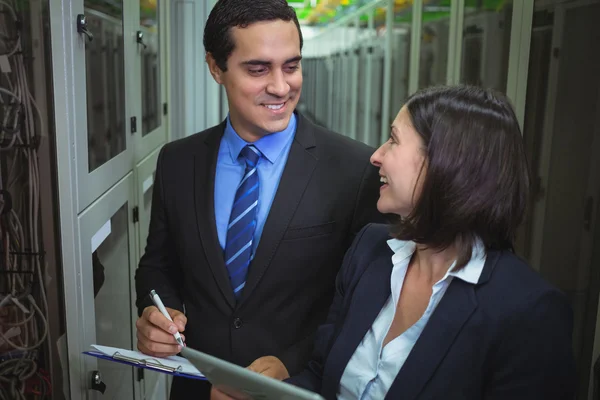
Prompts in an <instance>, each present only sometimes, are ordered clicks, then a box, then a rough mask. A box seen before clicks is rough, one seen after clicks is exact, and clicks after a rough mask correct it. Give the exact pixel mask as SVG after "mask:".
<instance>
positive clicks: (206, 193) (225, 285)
mask: <svg viewBox="0 0 600 400" xmlns="http://www.w3.org/2000/svg"><path fill="white" fill-rule="evenodd" d="M224 129H225V123H224V122H223V123H221V124H220V125H218V126H217V127H215V128H214V129H213V130H211V131H210V132H209V133H208V135H207V137H206V139H205V141H204V144H205V145H206V146H205V147H204V148H203V149H201V150H200V151H199V152H198V154H197V155H196V157H195V158H194V175H195V176H194V197H195V199H196V220H197V222H198V232H199V234H200V239H201V241H202V248H203V249H204V253H205V254H206V258H207V260H208V265H209V266H210V269H211V271H212V274H213V276H214V278H215V281H216V282H217V286H218V287H219V289H220V290H221V292H222V293H223V296H224V297H225V299H227V302H228V303H229V305H230V306H231V307H232V308H233V307H234V306H235V298H234V297H233V290H231V284H230V283H229V276H228V275H227V269H226V268H225V261H224V260H223V254H221V251H220V249H221V245H220V244H219V238H218V235H217V225H216V222H215V204H214V202H215V198H214V193H215V172H216V169H217V156H218V154H219V145H220V143H221V137H222V136H223V132H224Z"/></svg>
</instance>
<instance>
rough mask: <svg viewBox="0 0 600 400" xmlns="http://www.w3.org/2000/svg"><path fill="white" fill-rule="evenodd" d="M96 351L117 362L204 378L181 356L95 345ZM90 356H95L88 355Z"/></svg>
mask: <svg viewBox="0 0 600 400" xmlns="http://www.w3.org/2000/svg"><path fill="white" fill-rule="evenodd" d="M91 347H92V348H93V349H94V350H96V351H97V352H99V353H101V354H102V355H104V356H107V357H109V358H112V359H114V360H115V361H121V362H126V363H129V364H132V365H136V366H139V367H142V368H149V369H153V370H158V371H162V372H166V373H174V374H178V375H179V374H181V375H193V376H197V377H200V378H203V377H204V375H202V373H201V372H200V371H198V369H197V368H196V367H194V365H192V363H190V362H189V361H188V360H187V359H185V358H183V357H179V356H170V357H165V358H159V357H151V356H149V355H147V354H144V353H141V352H139V351H132V350H125V349H120V348H117V347H109V346H100V345H97V344H93V345H92V346H91ZM86 354H89V355H92V356H93V355H94V354H90V353H86Z"/></svg>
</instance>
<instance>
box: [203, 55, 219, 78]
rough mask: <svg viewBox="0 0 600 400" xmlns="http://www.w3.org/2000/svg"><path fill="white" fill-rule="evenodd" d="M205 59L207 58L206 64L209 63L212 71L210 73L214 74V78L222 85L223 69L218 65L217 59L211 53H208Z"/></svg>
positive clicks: (209, 68)
mask: <svg viewBox="0 0 600 400" xmlns="http://www.w3.org/2000/svg"><path fill="white" fill-rule="evenodd" d="M205 59H206V64H208V70H209V71H210V74H211V75H212V77H213V79H214V80H215V82H217V83H218V84H219V85H222V84H223V71H222V70H221V68H219V66H218V65H217V61H216V60H215V58H214V57H213V56H212V54H210V53H206V58H205Z"/></svg>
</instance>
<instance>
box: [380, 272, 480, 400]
mask: <svg viewBox="0 0 600 400" xmlns="http://www.w3.org/2000/svg"><path fill="white" fill-rule="evenodd" d="M476 307H477V300H476V298H475V289H474V285H472V284H470V283H467V282H464V281H462V280H460V279H458V278H454V280H453V281H452V283H451V284H450V286H449V287H448V290H447V291H446V293H445V294H444V297H443V298H442V300H441V301H440V304H438V306H437V308H436V310H435V311H434V312H433V314H432V315H431V318H430V319H429V322H428V323H427V325H426V326H425V329H424V330H423V332H422V333H421V336H420V337H419V339H418V340H417V342H416V344H415V346H414V347H413V349H412V351H411V352H410V354H409V355H408V358H407V359H406V362H405V363H404V365H403V366H402V368H401V369H400V372H399V373H398V375H397V376H396V379H395V380H394V383H393V384H392V386H391V387H390V390H389V391H388V394H387V396H386V398H387V399H396V398H402V399H403V400H413V399H416V398H417V396H418V395H419V393H420V392H421V390H422V389H423V387H424V386H425V384H426V383H427V382H428V381H429V379H430V378H431V377H432V375H433V374H434V372H435V370H436V368H437V366H438V365H439V364H440V363H441V361H442V360H443V358H444V357H445V355H446V353H447V352H448V349H449V348H450V346H451V345H452V343H453V342H454V340H455V338H456V336H457V335H458V334H459V332H460V330H461V329H462V327H463V325H464V324H465V322H466V321H467V320H468V319H469V317H470V316H471V314H472V313H473V311H475V309H476Z"/></svg>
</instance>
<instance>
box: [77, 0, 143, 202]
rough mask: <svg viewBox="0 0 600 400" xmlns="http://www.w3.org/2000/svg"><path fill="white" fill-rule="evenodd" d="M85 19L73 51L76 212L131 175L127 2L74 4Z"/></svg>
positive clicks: (94, 0) (92, 0) (107, 0)
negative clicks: (83, 29) (84, 29)
mask: <svg viewBox="0 0 600 400" xmlns="http://www.w3.org/2000/svg"><path fill="white" fill-rule="evenodd" d="M73 6H74V7H73V9H74V17H76V16H77V17H78V18H82V17H85V24H86V28H87V31H88V32H89V34H88V35H86V34H85V32H83V31H82V33H80V34H79V37H78V38H77V40H76V42H75V43H74V44H75V46H74V48H73V52H74V59H73V64H74V65H73V71H74V83H75V85H74V91H75V98H76V100H77V101H76V103H75V115H74V118H75V120H76V122H75V125H76V126H75V130H76V131H75V135H74V137H73V138H72V139H71V140H72V141H73V142H74V146H75V148H76V152H75V153H74V159H75V174H76V176H77V211H78V212H81V211H83V210H84V209H85V208H86V207H88V206H89V205H90V204H91V203H92V202H93V201H94V200H95V199H97V198H98V197H99V196H100V195H101V194H102V193H104V192H106V191H107V190H108V189H109V188H110V187H111V186H113V185H114V184H115V183H116V182H118V181H119V180H120V179H121V178H123V177H124V176H125V175H126V174H127V173H128V172H129V171H131V168H132V164H133V151H132V146H133V142H132V140H131V135H130V131H131V120H130V115H132V112H131V107H130V105H129V103H130V102H129V101H128V98H129V96H130V95H131V93H130V92H131V89H132V85H131V79H130V74H128V73H127V72H126V71H128V70H130V66H131V63H132V61H133V58H134V57H135V54H134V53H133V52H134V51H135V47H134V46H133V45H132V43H131V41H132V40H131V39H132V33H131V27H130V26H129V24H128V23H127V15H126V12H127V10H126V7H125V4H124V2H123V0H85V1H83V2H75V3H74V5H73Z"/></svg>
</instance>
